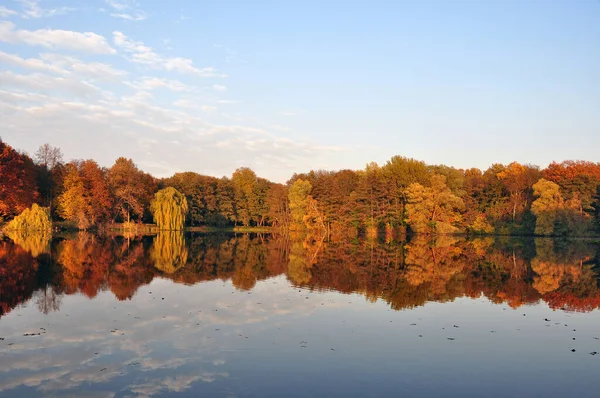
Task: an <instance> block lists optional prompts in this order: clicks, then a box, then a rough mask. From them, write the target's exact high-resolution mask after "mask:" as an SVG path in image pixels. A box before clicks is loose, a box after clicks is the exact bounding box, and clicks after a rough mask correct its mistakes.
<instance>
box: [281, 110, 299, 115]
mask: <svg viewBox="0 0 600 398" xmlns="http://www.w3.org/2000/svg"><path fill="white" fill-rule="evenodd" d="M301 113H302V112H301V111H299V110H294V109H284V110H282V111H280V112H279V114H280V115H281V116H298V115H299V114H301Z"/></svg>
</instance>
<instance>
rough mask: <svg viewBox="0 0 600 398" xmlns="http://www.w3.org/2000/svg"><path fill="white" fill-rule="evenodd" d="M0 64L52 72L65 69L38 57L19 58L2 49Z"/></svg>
mask: <svg viewBox="0 0 600 398" xmlns="http://www.w3.org/2000/svg"><path fill="white" fill-rule="evenodd" d="M0 64H2V65H12V66H16V67H18V68H23V69H31V70H39V71H43V72H52V73H57V74H63V73H65V70H64V69H62V68H60V67H58V66H56V65H52V64H49V63H46V62H44V61H43V60H41V59H38V58H28V59H25V58H21V57H19V56H18V55H15V54H8V53H5V52H3V51H0Z"/></svg>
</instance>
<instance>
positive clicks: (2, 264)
mask: <svg viewBox="0 0 600 398" xmlns="http://www.w3.org/2000/svg"><path fill="white" fill-rule="evenodd" d="M30 248H31V246H30V245H29V244H24V243H23V242H22V241H19V240H16V241H15V242H12V241H10V240H4V241H0V311H1V312H0V339H2V340H0V394H1V395H6V396H52V395H60V396H64V395H66V394H71V395H77V396H83V395H85V394H87V395H94V396H114V395H116V396H148V395H163V394H167V395H171V394H176V393H184V394H185V395H188V396H190V395H194V396H197V395H204V396H236V395H238V396H281V395H283V393H284V392H289V391H290V390H291V391H297V393H296V395H299V396H305V395H312V396H332V395H349V394H350V395H352V394H354V395H360V396H382V395H383V396H392V395H396V394H397V390H395V388H396V387H397V385H398V383H400V384H401V385H404V391H409V392H410V394H409V395H437V396H439V395H444V394H443V392H444V391H448V390H446V389H448V388H454V390H453V391H455V392H456V394H457V395H462V396H478V395H480V393H481V391H480V390H477V389H472V388H465V389H463V390H461V389H460V388H459V386H457V385H456V384H455V383H456V380H459V379H461V377H462V376H463V375H464V374H474V375H477V376H478V377H476V378H477V379H478V380H485V382H486V383H487V384H486V386H488V387H489V386H493V388H490V389H489V390H486V391H497V393H495V395H496V396H519V395H521V396H522V395H545V396H561V395H564V394H567V393H569V392H570V393H573V392H577V394H575V395H577V396H593V395H594V390H592V386H593V382H590V383H587V379H586V378H585V377H584V376H585V375H588V374H596V373H597V370H598V366H599V363H598V361H597V359H600V356H598V355H591V354H592V353H593V352H597V351H600V345H599V344H600V336H598V335H597V333H598V330H599V329H600V321H599V319H598V312H597V311H594V310H596V309H598V308H600V287H599V284H600V277H599V275H600V267H599V266H598V264H599V261H598V260H599V258H600V249H599V247H598V245H597V244H594V243H591V242H585V241H571V242H565V241H553V240H550V239H535V240H533V239H531V240H515V239H508V238H503V239H492V238H481V239H463V238H456V237H439V238H437V239H434V240H427V239H424V238H421V237H416V238H414V239H411V240H410V241H404V242H394V241H389V242H388V243H385V244H383V243H381V244H379V243H377V242H374V241H372V240H371V241H358V240H357V241H354V242H351V243H348V242H328V241H326V240H325V239H323V238H322V237H314V236H313V237H285V236H270V235H238V236H233V235H218V234H215V235H203V236H192V235H187V236H184V235H182V234H180V233H162V234H160V235H157V236H155V237H131V236H130V237H114V236H95V235H90V234H87V233H79V234H76V235H72V236H68V237H57V238H55V239H54V240H53V241H52V244H51V245H50V246H49V247H48V249H45V250H42V251H39V252H38V251H36V252H35V253H34V252H32V250H31V249H30ZM340 293H343V294H340ZM539 303H541V304H539ZM494 304H497V305H496V306H495V305H494ZM510 307H512V308H513V309H517V308H518V309H519V311H510ZM548 307H549V308H551V309H556V310H557V311H551V310H549V309H548ZM393 310H396V311H393ZM400 310H402V311H400ZM444 344H454V345H444ZM572 350H574V351H572ZM482 353H485V355H484V356H482V355H481V354H482ZM580 353H581V355H580V356H577V357H571V356H570V355H579V354H580ZM565 355H569V356H565ZM433 358H435V360H433ZM573 358H578V361H579V362H574V361H575V359H573ZM429 359H432V360H429ZM590 361H593V362H590ZM449 364H451V366H450V365H449ZM531 369H537V370H536V372H535V373H532V372H531ZM488 371H489V372H488ZM486 372H487V373H486ZM569 372H577V375H578V378H577V380H578V384H577V385H573V384H572V383H571V384H569V383H568V382H565V380H564V379H561V378H560V377H558V376H559V375H565V377H567V376H566V375H568V374H569ZM325 374H327V375H329V376H328V377H331V378H333V380H336V383H331V382H330V380H329V379H327V378H324V376H323V375H325ZM431 374H435V375H438V376H437V378H435V380H434V381H432V379H431V378H430V375H431ZM549 376H552V377H549ZM555 376H556V377H555ZM507 379H510V380H517V381H518V382H516V383H505V382H502V380H507ZM303 380H304V381H305V380H311V383H306V382H304V381H303ZM549 380H550V381H549ZM573 380H575V379H573ZM590 380H592V381H593V380H594V379H593V378H591V379H590ZM342 381H343V383H341V382H342ZM409 381H410V382H409ZM402 383H405V384H402ZM406 383H408V384H406ZM561 383H562V384H561ZM565 383H566V384H565ZM528 385H529V387H527V386H528ZM541 386H543V387H541ZM561 386H564V388H563V387H561ZM517 387H518V389H517ZM561 388H563V389H561ZM568 388H570V390H569V389H568ZM594 388H595V387H594ZM536 389H537V390H536ZM477 391H478V393H479V394H478V393H475V392H477ZM533 392H535V394H533ZM84 393H85V394H84ZM538 393H539V394H538ZM292 395H293V394H292ZM491 395H494V394H491Z"/></svg>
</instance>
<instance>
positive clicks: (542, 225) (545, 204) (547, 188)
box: [531, 178, 564, 235]
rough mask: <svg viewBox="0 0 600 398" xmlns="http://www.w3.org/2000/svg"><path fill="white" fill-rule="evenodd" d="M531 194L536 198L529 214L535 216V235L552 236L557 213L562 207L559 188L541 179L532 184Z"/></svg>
mask: <svg viewBox="0 0 600 398" xmlns="http://www.w3.org/2000/svg"><path fill="white" fill-rule="evenodd" d="M533 194H534V195H535V196H536V197H537V199H536V200H535V201H534V202H533V203H532V204H531V212H532V213H533V214H534V215H535V216H536V222H535V234H536V235H552V234H553V233H554V223H555V220H556V215H557V212H558V210H560V209H562V208H563V207H564V202H563V198H562V195H561V194H560V187H559V186H558V184H556V183H554V182H552V181H548V180H546V179H544V178H541V179H540V180H539V181H538V182H536V183H535V184H533Z"/></svg>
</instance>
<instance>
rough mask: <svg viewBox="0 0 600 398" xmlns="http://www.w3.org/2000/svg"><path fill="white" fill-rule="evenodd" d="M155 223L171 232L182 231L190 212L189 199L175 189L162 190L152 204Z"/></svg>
mask: <svg viewBox="0 0 600 398" xmlns="http://www.w3.org/2000/svg"><path fill="white" fill-rule="evenodd" d="M150 210H151V211H152V215H153V216H154V222H156V225H158V228H160V229H162V230H169V231H181V230H183V226H184V224H185V218H186V215H187V212H188V203H187V199H186V198H185V196H183V194H182V193H181V192H179V191H178V190H176V189H175V188H172V187H168V188H165V189H161V190H160V191H158V192H157V193H156V194H155V195H154V200H152V203H151V204H150Z"/></svg>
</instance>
